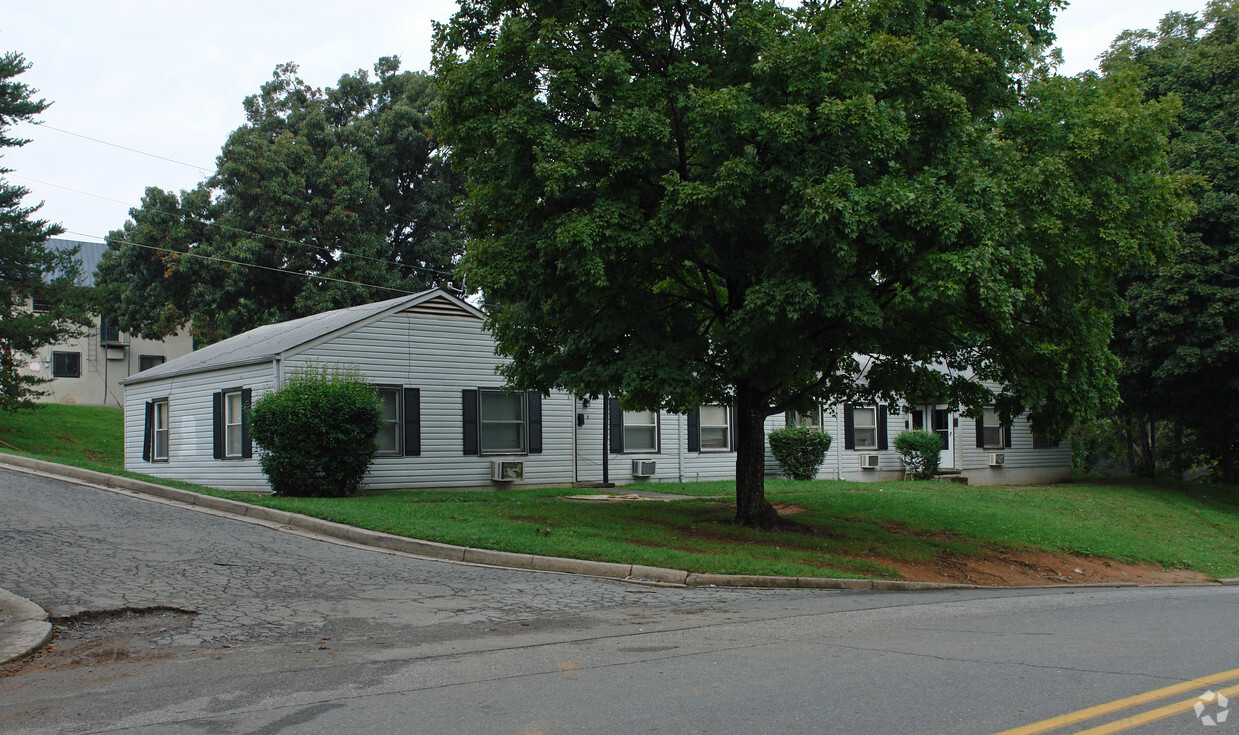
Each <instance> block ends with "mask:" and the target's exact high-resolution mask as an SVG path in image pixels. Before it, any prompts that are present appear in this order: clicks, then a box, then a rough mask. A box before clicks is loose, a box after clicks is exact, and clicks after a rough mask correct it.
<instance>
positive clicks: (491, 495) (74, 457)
mask: <svg viewBox="0 0 1239 735" xmlns="http://www.w3.org/2000/svg"><path fill="white" fill-rule="evenodd" d="M0 441H2V442H4V443H5V444H8V445H11V447H15V448H16V449H17V450H19V451H20V452H21V453H23V454H29V455H30V456H34V457H38V458H40V459H46V460H50V461H54V462H63V463H66V464H73V465H77V466H81V467H88V468H91V469H98V470H102V471H105V472H114V473H117V474H126V475H129V476H134V477H142V476H141V475H134V474H132V473H124V472H121V471H120V468H121V466H122V464H123V463H122V458H121V455H122V452H121V447H122V440H121V412H120V410H119V409H112V408H100V407H88V406H58V405H49V406H46V407H44V408H41V409H39V410H37V411H34V412H21V413H18V414H15V415H14V414H4V415H0ZM11 447H5V446H4V444H0V451H12V448H11ZM146 479H152V480H153V479H154V478H146ZM154 481H155V482H161V483H163V484H167V485H173V486H176V487H187V488H190V489H197V490H198V491H200V492H207V493H210V494H212V495H219V496H223V497H229V498H233V499H237V500H243V501H245V502H250V503H256V504H260V505H265V506H269V507H273V508H280V509H284V510H289V511H294V512H298V513H305V514H307V515H312V516H316V517H319V518H325V519H328V520H332V521H338V522H341V523H348V524H353V525H357V526H362V527H365V528H370V529H373V530H377V531H384V532H388V533H395V534H401V535H406V536H412V537H416V538H422V539H428V540H433V541H441V542H445V543H452V544H461V545H465V546H474V547H479V548H488V549H499V550H504V551H515V552H523V553H538V554H546V555H551V556H571V557H577V558H583V559H597V560H603V561H616V562H622V563H634V564H647V565H651V566H662V567H672V568H677V569H687V570H689V571H696V572H717V573H734V574H776V575H795V576H824V577H877V578H883V577H885V578H893V577H896V576H898V575H897V572H896V570H895V569H894V568H893V567H892V566H890V564H891V562H892V561H901V560H902V561H911V562H918V561H929V560H933V559H936V558H940V557H943V556H956V557H968V556H983V555H986V554H991V553H993V552H994V551H995V550H996V549H1016V550H1026V549H1042V550H1047V551H1052V552H1065V553H1071V554H1079V555H1082V556H1098V557H1107V558H1113V559H1117V560H1120V561H1135V562H1148V563H1152V564H1156V565H1160V566H1163V567H1167V568H1176V569H1189V570H1194V571H1197V572H1202V573H1205V574H1208V575H1210V576H1215V577H1233V576H1239V543H1237V542H1236V539H1239V488H1234V487H1224V486H1217V485H1195V484H1190V483H1143V482H1133V481H1126V482H1075V483H1069V484H1064V485H1052V486H1045V487H1040V486H1038V487H977V486H965V485H957V484H954V483H942V482H888V483H853V482H830V481H819V482H793V481H789V480H780V479H768V480H767V482H766V492H767V496H768V497H769V498H770V500H771V501H772V502H775V503H776V504H787V505H788V506H789V507H787V508H786V509H785V510H786V511H790V512H789V513H788V515H786V518H788V519H789V520H794V521H795V522H796V523H797V524H799V529H798V530H783V531H776V532H757V531H751V530H748V529H743V528H737V527H735V526H733V525H731V523H730V521H731V518H732V516H733V514H734V512H735V511H734V506H732V505H731V500H732V495H733V494H734V492H735V489H734V484H733V483H730V482H703V483H685V484H664V483H660V484H650V485H645V486H644V487H646V488H648V489H652V490H658V491H662V492H672V493H679V494H684V495H690V496H692V497H691V498H689V499H685V500H676V501H672V502H665V503H664V502H640V503H583V502H574V501H569V500H566V499H565V496H569V495H576V494H582V493H591V492H594V491H591V490H581V489H571V488H555V489H511V490H498V491H458V492H435V491H382V492H373V493H366V494H363V495H360V496H358V497H354V498H341V499H318V498H277V497H270V496H255V495H251V494H244V493H226V492H221V491H215V490H210V489H207V488H194V486H191V485H186V484H185V483H179V482H168V481H161V480H154Z"/></svg>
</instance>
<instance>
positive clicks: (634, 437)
mask: <svg viewBox="0 0 1239 735" xmlns="http://www.w3.org/2000/svg"><path fill="white" fill-rule="evenodd" d="M623 424H624V452H626V453H629V454H631V453H635V452H644V453H653V452H657V451H658V412H657V411H624V418H623Z"/></svg>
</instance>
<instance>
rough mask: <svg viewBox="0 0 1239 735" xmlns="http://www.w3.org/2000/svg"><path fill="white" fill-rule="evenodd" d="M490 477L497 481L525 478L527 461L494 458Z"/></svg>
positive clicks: (491, 462)
mask: <svg viewBox="0 0 1239 735" xmlns="http://www.w3.org/2000/svg"><path fill="white" fill-rule="evenodd" d="M490 479H492V480H494V481H495V482H512V481H514V480H523V479H525V463H524V462H521V461H519V460H514V459H492V460H491V461H490Z"/></svg>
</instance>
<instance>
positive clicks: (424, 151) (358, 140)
mask: <svg viewBox="0 0 1239 735" xmlns="http://www.w3.org/2000/svg"><path fill="white" fill-rule="evenodd" d="M435 97H436V92H435V87H434V84H433V80H432V79H431V78H430V77H428V76H427V75H425V74H421V73H414V72H400V71H399V62H398V61H397V60H396V59H395V58H394V57H385V58H383V59H380V60H379V62H378V63H377V64H376V65H375V67H374V75H373V77H372V76H371V75H370V74H369V73H367V72H365V71H359V72H356V73H354V74H346V75H344V76H343V77H341V78H340V80H339V82H338V83H337V85H336V86H335V87H334V88H328V89H326V90H325V91H324V90H319V89H315V88H312V87H310V86H309V85H307V84H306V83H305V82H304V81H302V80H301V79H300V78H299V77H298V76H297V67H296V66H295V65H293V64H285V65H282V66H280V67H278V68H277V69H276V70H275V73H274V75H273V78H272V79H271V81H269V82H267V83H266V84H264V85H263V87H262V90H261V91H260V93H259V94H256V95H253V96H250V97H247V98H246V99H245V113H246V123H245V125H243V126H241V127H240V128H238V129H237V130H236V131H234V132H233V133H232V135H231V136H229V138H228V141H227V142H226V143H225V144H224V147H223V150H222V152H221V153H220V156H219V158H218V161H217V169H216V172H215V174H214V176H212V177H211V178H210V179H209V180H208V181H207V182H205V183H204V184H203V185H201V186H199V187H198V188H196V189H194V190H191V191H186V192H181V194H180V195H179V196H178V195H177V194H175V193H172V192H166V191H162V190H160V189H158V188H151V189H148V190H147V192H146V196H145V197H144V198H143V201H142V206H141V207H138V208H135V209H133V210H131V211H130V220H129V221H128V222H126V223H125V225H124V227H123V228H122V229H121V230H118V231H114V232H112V233H111V234H110V235H109V240H110V244H111V249H110V251H109V253H108V254H107V255H106V256H105V258H104V261H103V263H102V264H101V266H100V268H99V275H100V279H99V280H100V282H101V283H102V284H103V285H104V286H105V287H106V288H108V289H109V291H110V292H111V293H112V294H113V295H114V298H113V302H114V303H116V304H117V306H116V313H115V318H116V321H117V322H118V323H119V324H120V326H121V327H122V328H124V329H126V330H129V331H132V332H135V333H141V334H143V335H144V336H149V337H155V336H162V335H166V334H169V333H171V332H173V331H175V330H176V329H178V328H179V327H181V326H183V325H185V324H192V326H193V330H194V334H195V336H196V337H197V338H198V339H200V340H203V341H215V340H217V339H220V338H223V337H227V336H230V335H232V334H236V333H238V332H241V331H245V330H246V329H250V328H252V327H254V326H256V325H259V324H264V323H270V322H275V321H280V320H284V319H290V318H294V317H298V316H304V315H306V314H312V313H315V312H318V311H322V310H325V309H333V308H339V307H343V306H351V305H354V304H358V303H363V302H366V301H373V300H376V299H381V298H389V297H391V296H392V295H395V293H393V290H394V291H397V292H400V291H404V292H408V291H416V290H420V289H424V288H428V287H430V286H433V285H437V284H440V283H443V282H445V281H447V280H449V279H450V278H451V273H452V271H453V269H454V268H455V262H456V260H457V259H458V258H459V256H460V253H461V249H462V237H461V235H460V234H459V233H458V228H457V227H456V225H455V215H454V205H453V197H454V196H456V195H457V194H458V193H459V192H460V184H459V182H458V180H457V178H456V177H455V176H454V175H453V174H452V172H451V170H450V168H448V167H447V166H446V164H445V163H444V160H443V157H442V156H441V155H440V152H439V149H438V145H437V144H436V142H435V138H434V133H433V129H432V126H431V121H430V117H429V110H430V107H431V105H432V103H433V101H434V99H435ZM204 256H205V257H204ZM290 273H291V274H293V275H290ZM298 274H300V275H298Z"/></svg>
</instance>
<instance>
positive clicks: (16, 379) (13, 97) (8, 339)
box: [0, 51, 89, 411]
mask: <svg viewBox="0 0 1239 735" xmlns="http://www.w3.org/2000/svg"><path fill="white" fill-rule="evenodd" d="M29 68H30V64H29V63H27V61H26V59H25V57H24V56H22V55H21V54H20V53H17V52H15V51H9V52H6V53H4V54H3V55H2V56H0V150H2V149H4V148H10V147H18V146H23V145H25V144H26V143H28V142H29V141H28V140H26V139H23V138H17V137H12V136H11V135H10V128H11V127H12V126H13V125H14V124H15V123H19V122H29V121H31V120H32V119H33V118H34V117H35V116H36V115H38V114H39V113H40V112H42V111H43V110H45V109H47V107H48V106H49V105H50V104H51V103H50V102H47V101H46V100H43V99H36V98H35V96H34V95H35V93H36V90H34V89H31V88H30V87H29V86H28V85H26V84H23V83H22V82H19V81H16V78H17V77H18V75H20V74H21V73H22V72H24V71H26V70H27V69H29ZM11 172H12V170H11V169H8V168H4V167H3V166H0V410H6V411H14V410H16V409H18V408H22V407H29V406H32V405H33V399H34V398H35V397H36V396H37V395H38V394H39V384H40V383H42V382H45V380H46V379H42V378H39V377H38V376H36V375H29V374H22V373H21V372H19V371H18V366H19V365H21V364H23V363H24V362H25V360H26V359H28V358H29V356H30V355H33V354H34V353H35V352H36V351H37V350H38V349H39V348H40V347H43V346H45V345H49V344H52V343H54V342H58V341H61V340H62V339H64V338H65V337H68V336H70V335H72V334H74V333H75V332H76V331H77V330H78V329H79V328H80V327H81V326H83V325H85V323H86V322H87V320H88V318H89V311H88V308H87V299H88V297H87V295H86V294H85V293H82V292H81V290H79V289H77V288H76V286H75V283H76V280H77V275H78V269H77V265H76V261H75V260H74V257H73V256H74V255H75V253H74V252H72V251H56V250H53V249H49V248H47V247H46V242H47V238H49V237H51V236H53V235H58V234H60V233H61V232H63V229H62V228H61V227H60V226H59V225H56V224H52V223H49V222H47V221H46V220H41V219H35V218H34V214H35V213H36V212H37V211H38V209H39V207H40V206H41V205H35V206H30V207H28V206H23V205H22V199H23V198H25V196H26V195H27V194H28V193H29V191H28V190H27V189H26V188H25V187H22V186H17V185H15V184H11V183H9V182H8V181H7V180H6V179H5V178H4V177H5V176H6V175H7V174H9V173H11ZM35 300H37V301H38V302H39V304H40V305H41V306H43V307H45V308H41V309H40V310H39V311H37V312H36V311H34V310H33V309H31V308H29V307H30V306H32V305H33V303H34V301H35Z"/></svg>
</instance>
